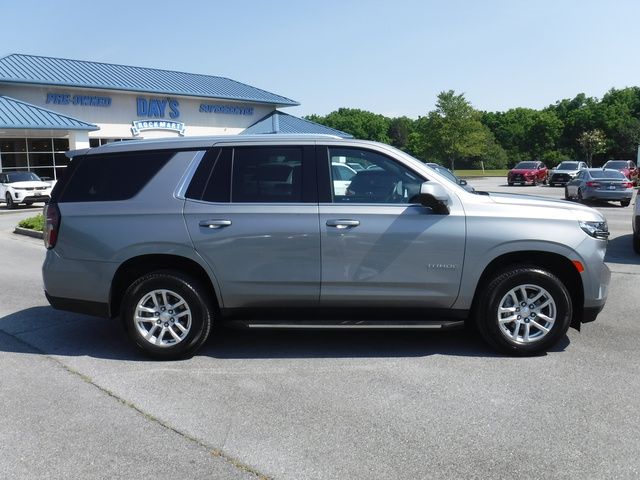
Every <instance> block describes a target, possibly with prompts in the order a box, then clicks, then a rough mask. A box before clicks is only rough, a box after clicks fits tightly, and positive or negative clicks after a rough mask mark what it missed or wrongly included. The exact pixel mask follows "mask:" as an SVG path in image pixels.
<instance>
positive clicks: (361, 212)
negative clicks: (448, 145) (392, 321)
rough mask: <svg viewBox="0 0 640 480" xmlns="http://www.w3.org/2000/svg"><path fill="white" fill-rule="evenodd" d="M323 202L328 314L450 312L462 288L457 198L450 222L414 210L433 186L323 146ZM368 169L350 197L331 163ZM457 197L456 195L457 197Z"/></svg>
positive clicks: (373, 157) (390, 163)
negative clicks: (339, 187)
mask: <svg viewBox="0 0 640 480" xmlns="http://www.w3.org/2000/svg"><path fill="white" fill-rule="evenodd" d="M317 149H318V162H319V181H320V182H323V184H321V185H320V187H321V190H323V191H324V192H325V198H324V199H321V202H320V206H319V211H320V243H321V252H322V255H321V256H322V281H321V290H320V304H321V305H322V306H326V307H349V306H353V307H357V306H359V307H362V306H367V307H375V306H384V307H393V306H398V307H430V308H449V307H450V306H451V305H453V303H454V302H455V300H456V298H457V296H458V291H459V287H460V279H461V274H462V265H463V260H464V248H465V218H464V213H463V211H462V207H461V204H460V202H459V200H458V199H457V198H453V199H452V200H453V202H452V203H453V206H452V208H451V212H450V214H449V215H440V214H435V213H433V212H432V211H431V210H430V209H429V208H426V207H424V206H422V205H419V204H416V203H412V200H411V199H412V197H414V196H415V195H416V194H418V193H419V192H420V185H421V184H422V182H424V181H425V180H426V179H425V178H424V177H423V176H422V175H421V174H418V173H416V172H414V171H412V170H411V169H409V168H407V167H406V166H404V165H403V164H401V163H400V162H398V161H397V160H395V159H392V158H391V157H388V156H386V155H383V154H381V153H378V152H375V151H373V150H367V149H360V148H343V147H340V148H336V147H323V146H318V147H317ZM345 158H346V159H347V161H355V162H358V163H361V164H366V165H368V168H367V169H366V170H361V171H359V172H357V174H356V175H355V176H354V177H353V178H352V179H351V182H350V184H349V186H348V187H347V189H346V191H345V193H344V194H341V192H339V191H336V189H335V186H334V185H335V184H334V182H333V179H332V178H331V168H330V165H331V163H332V162H334V163H335V162H337V161H340V160H342V161H344V159H345ZM453 196H454V197H455V195H453Z"/></svg>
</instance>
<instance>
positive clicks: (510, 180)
mask: <svg viewBox="0 0 640 480" xmlns="http://www.w3.org/2000/svg"><path fill="white" fill-rule="evenodd" d="M535 180H536V179H535V177H533V178H528V177H522V176H513V177H507V182H508V183H524V184H525V185H526V184H531V185H533V184H534V183H535Z"/></svg>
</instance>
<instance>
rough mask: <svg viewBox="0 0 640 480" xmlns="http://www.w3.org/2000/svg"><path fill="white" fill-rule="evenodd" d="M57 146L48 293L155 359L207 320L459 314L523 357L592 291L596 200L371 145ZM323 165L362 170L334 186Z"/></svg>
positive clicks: (581, 314) (310, 140)
mask: <svg viewBox="0 0 640 480" xmlns="http://www.w3.org/2000/svg"><path fill="white" fill-rule="evenodd" d="M70 156H71V157H72V160H71V163H70V165H69V167H68V169H67V170H68V171H67V174H66V175H65V177H64V178H63V179H61V180H60V181H59V182H58V183H57V185H56V186H55V188H54V190H53V192H52V199H51V202H50V203H49V205H48V206H47V207H46V211H45V215H46V227H45V244H46V246H47V248H48V251H47V255H46V259H45V262H44V265H43V277H44V286H45V290H46V295H47V298H48V299H49V302H50V303H51V305H53V306H54V307H55V308H60V309H64V310H70V311H76V312H82V313H87V314H93V315H99V316H104V317H112V318H116V317H119V318H120V319H121V320H122V322H123V324H124V326H125V328H126V330H127V331H128V333H129V335H130V336H131V338H132V340H133V341H134V342H135V343H136V344H137V345H138V346H139V347H140V348H141V349H142V350H144V351H145V352H147V353H148V354H150V355H151V356H153V357H156V358H163V359H169V358H179V357H185V356H189V355H192V354H193V353H194V352H195V351H196V350H197V349H198V348H199V347H200V346H201V345H202V344H203V343H204V342H205V341H206V339H207V337H208V336H209V333H210V331H211V329H212V328H215V327H216V326H218V325H219V324H221V323H227V324H231V325H240V326H244V327H251V328H412V329H446V328H453V327H461V326H463V325H464V324H465V323H469V324H471V325H475V326H476V327H477V330H478V331H479V333H480V334H481V335H482V337H483V338H484V339H485V340H486V341H487V342H488V343H489V344H490V345H492V346H493V347H494V348H496V349H498V350H499V351H502V352H506V353H510V354H518V355H527V354H533V353H536V352H541V351H545V350H547V349H549V348H550V347H552V346H553V345H554V344H556V343H557V342H558V340H560V339H561V338H562V337H563V336H564V335H565V333H566V331H567V329H568V327H569V326H570V325H572V326H574V327H576V328H579V327H580V324H581V323H583V322H589V321H592V320H595V318H596V316H597V314H598V313H599V312H600V310H601V309H602V307H603V306H604V303H605V300H606V297H607V289H608V284H609V277H610V273H609V269H608V268H607V266H606V265H605V264H604V255H605V250H606V246H607V237H608V234H609V232H608V228H607V224H606V221H605V219H604V218H603V216H602V215H601V214H600V213H598V212H597V211H596V210H594V209H591V208H588V207H585V206H582V205H576V204H573V203H569V202H563V201H552V200H548V199H543V198H537V197H532V196H524V195H513V194H493V193H492V194H487V193H484V192H476V193H472V192H468V191H466V190H465V189H463V188H462V187H460V186H459V185H457V184H455V183H453V182H451V181H449V180H448V179H447V178H445V177H443V176H442V175H440V174H439V173H438V172H436V171H435V170H433V169H431V168H429V167H428V166H426V165H425V164H424V163H422V162H420V161H418V160H416V159H414V158H412V157H410V156H409V155H407V154H405V153H403V152H401V151H399V150H397V149H395V148H393V147H390V146H388V145H383V144H379V143H374V142H365V141H358V140H344V139H340V138H335V137H330V136H309V135H298V136H284V135H272V136H253V137H252V136H246V137H230V136H227V137H208V138H185V139H172V140H156V141H141V142H126V143H121V144H116V143H113V144H109V145H104V146H102V147H99V148H95V149H90V150H83V151H75V152H71V153H70ZM335 163H345V164H349V163H358V164H359V165H362V166H363V167H364V168H362V169H361V170H359V171H358V172H357V173H356V174H355V175H354V176H353V177H352V178H351V180H350V182H349V183H348V185H346V186H345V185H344V182H338V181H335V179H333V178H332V170H333V169H332V168H331V167H332V165H334V164H335Z"/></svg>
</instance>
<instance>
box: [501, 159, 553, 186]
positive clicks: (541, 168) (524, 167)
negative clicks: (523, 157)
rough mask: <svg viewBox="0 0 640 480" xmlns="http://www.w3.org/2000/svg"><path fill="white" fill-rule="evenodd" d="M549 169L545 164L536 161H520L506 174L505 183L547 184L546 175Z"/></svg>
mask: <svg viewBox="0 0 640 480" xmlns="http://www.w3.org/2000/svg"><path fill="white" fill-rule="evenodd" d="M548 173H549V171H548V170H547V166H546V165H545V164H544V163H542V162H538V161H532V162H520V163H518V164H517V165H516V166H515V167H513V168H512V169H511V170H509V173H508V174H507V183H508V184H509V185H513V184H514V183H520V184H522V185H526V184H527V183H529V184H531V185H537V184H538V183H544V184H545V185H546V184H547V175H548Z"/></svg>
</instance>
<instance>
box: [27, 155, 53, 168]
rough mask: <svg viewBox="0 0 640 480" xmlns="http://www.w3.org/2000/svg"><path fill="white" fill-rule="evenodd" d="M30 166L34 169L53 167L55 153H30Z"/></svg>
mask: <svg viewBox="0 0 640 480" xmlns="http://www.w3.org/2000/svg"><path fill="white" fill-rule="evenodd" d="M29 166H30V167H32V168H34V167H52V166H53V153H31V152H29Z"/></svg>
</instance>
